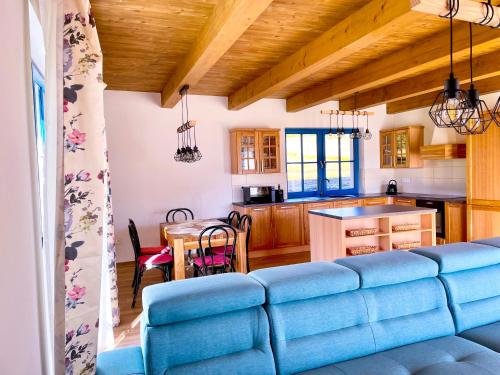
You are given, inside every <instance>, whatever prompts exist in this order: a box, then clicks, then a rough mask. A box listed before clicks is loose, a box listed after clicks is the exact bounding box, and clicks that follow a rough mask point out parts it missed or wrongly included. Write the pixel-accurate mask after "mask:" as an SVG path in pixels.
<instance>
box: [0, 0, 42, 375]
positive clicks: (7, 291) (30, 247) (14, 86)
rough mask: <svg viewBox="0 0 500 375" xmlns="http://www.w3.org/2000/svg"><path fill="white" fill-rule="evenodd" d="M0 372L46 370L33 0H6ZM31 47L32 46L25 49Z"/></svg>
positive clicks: (0, 149)
mask: <svg viewBox="0 0 500 375" xmlns="http://www.w3.org/2000/svg"><path fill="white" fill-rule="evenodd" d="M0 14H2V16H3V17H2V18H3V19H2V22H1V23H0V34H1V35H3V36H4V37H3V39H2V48H3V49H4V50H5V51H8V53H5V54H4V56H3V57H2V63H1V67H2V69H0V82H2V86H1V89H0V113H1V114H2V134H3V136H2V137H0V176H1V177H0V207H1V214H0V238H1V245H0V246H1V254H2V271H1V272H0V295H1V297H2V308H1V309H0V374H9V375H25V374H34V375H38V374H41V373H42V367H41V354H40V341H39V340H40V335H39V324H38V309H37V287H36V268H35V259H36V257H35V252H36V251H40V249H39V248H37V246H36V245H35V244H36V243H37V242H38V241H36V240H35V236H34V233H35V230H34V222H35V214H34V209H33V199H32V197H33V193H34V188H33V179H32V176H33V174H32V173H31V161H32V159H31V155H33V153H34V152H35V148H34V144H31V143H30V133H31V123H30V121H29V117H28V113H29V112H28V110H29V109H28V98H29V97H30V95H31V90H30V86H31V84H30V77H29V72H28V71H27V70H26V68H27V67H28V66H29V62H30V56H29V53H27V51H28V48H29V47H28V39H27V32H28V16H27V14H28V12H27V1H0ZM25 47H26V48H25Z"/></svg>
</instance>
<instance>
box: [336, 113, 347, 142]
mask: <svg viewBox="0 0 500 375" xmlns="http://www.w3.org/2000/svg"><path fill="white" fill-rule="evenodd" d="M340 122H341V126H340V128H339V111H337V137H339V138H341V137H343V136H344V135H345V130H344V112H342V114H341V117H340Z"/></svg>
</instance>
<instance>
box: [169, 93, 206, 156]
mask: <svg viewBox="0 0 500 375" xmlns="http://www.w3.org/2000/svg"><path fill="white" fill-rule="evenodd" d="M188 89H189V86H188V85H185V86H183V87H182V88H181V89H180V91H179V94H180V95H181V126H179V127H178V128H177V151H176V152H175V154H174V160H175V161H179V162H184V163H194V162H196V161H199V160H200V159H201V158H202V155H201V152H200V150H199V149H198V145H197V144H196V121H192V120H191V121H190V120H189V107H188V98H187V91H188ZM184 109H185V110H184ZM184 112H185V114H186V121H184ZM181 143H182V144H181Z"/></svg>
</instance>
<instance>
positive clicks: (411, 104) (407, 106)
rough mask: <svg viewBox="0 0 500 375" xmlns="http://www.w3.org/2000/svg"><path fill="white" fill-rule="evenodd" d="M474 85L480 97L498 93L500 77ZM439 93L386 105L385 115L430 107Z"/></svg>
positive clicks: (483, 80)
mask: <svg viewBox="0 0 500 375" xmlns="http://www.w3.org/2000/svg"><path fill="white" fill-rule="evenodd" d="M474 85H475V86H476V89H477V90H478V91H479V93H480V94H481V95H484V94H490V93H493V92H499V91H500V76H496V77H492V78H487V79H482V80H479V81H475V82H474ZM438 92H439V91H434V92H429V93H426V94H422V95H418V96H414V97H411V98H408V99H403V100H398V101H395V102H390V103H387V113H388V114H395V113H401V112H406V111H412V110H414V109H419V108H426V107H430V106H431V105H432V103H434V100H435V99H436V96H437V94H438Z"/></svg>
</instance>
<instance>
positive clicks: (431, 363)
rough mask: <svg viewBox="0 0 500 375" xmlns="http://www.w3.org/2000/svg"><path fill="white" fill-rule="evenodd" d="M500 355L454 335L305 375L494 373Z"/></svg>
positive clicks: (476, 374) (499, 361) (462, 374)
mask: <svg viewBox="0 0 500 375" xmlns="http://www.w3.org/2000/svg"><path fill="white" fill-rule="evenodd" d="M499 369H500V354H499V353H496V352H494V351H492V350H490V349H488V348H486V347H483V346H481V345H479V344H476V343H474V342H472V341H468V340H466V339H463V338H461V337H457V336H447V337H442V338H438V339H433V340H429V341H423V342H419V343H416V344H411V345H406V346H403V347H400V348H396V349H391V350H388V351H385V352H380V353H377V354H372V355H369V356H367V357H363V358H358V359H354V360H350V361H345V362H340V363H337V364H335V365H331V366H326V367H322V368H318V369H314V370H310V371H307V372H303V373H301V374H304V375H305V374H307V375H493V374H498V373H499Z"/></svg>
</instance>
